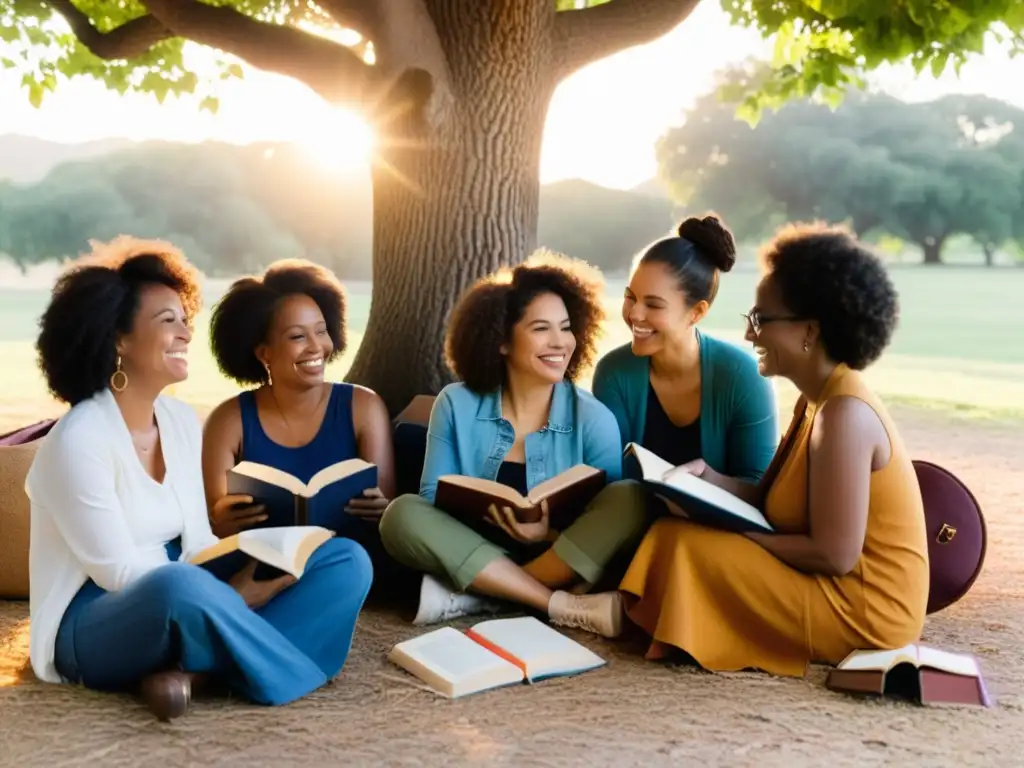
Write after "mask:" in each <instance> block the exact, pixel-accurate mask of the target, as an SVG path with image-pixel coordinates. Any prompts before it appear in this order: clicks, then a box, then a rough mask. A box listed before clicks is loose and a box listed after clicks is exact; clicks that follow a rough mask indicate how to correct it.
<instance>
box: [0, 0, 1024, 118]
mask: <svg viewBox="0 0 1024 768" xmlns="http://www.w3.org/2000/svg"><path fill="white" fill-rule="evenodd" d="M519 1H520V2H524V3H525V2H532V3H541V4H550V7H551V9H552V11H559V12H562V13H560V14H559V15H560V18H559V19H558V23H557V24H556V25H555V26H554V27H553V31H554V38H555V40H554V42H555V44H556V48H557V50H558V52H559V57H560V59H561V65H560V68H561V69H562V70H563V74H568V73H569V72H571V71H573V70H575V69H578V68H579V67H580V66H583V65H585V64H587V63H589V62H590V61H594V60H596V59H598V58H601V57H603V56H605V55H608V54H610V53H613V52H615V51H616V50H619V49H621V48H624V47H628V46H630V45H636V44H640V43H644V42H647V41H649V40H651V39H653V38H654V37H657V36H658V35H659V34H662V33H663V32H665V31H667V28H668V27H670V26H671V25H672V24H673V23H678V22H680V21H682V20H683V19H685V18H686V16H687V15H688V14H689V12H690V10H691V9H692V8H693V7H694V6H696V5H697V2H698V0H519ZM441 5H445V3H439V2H431V0H382V1H381V2H373V1H372V0H318V2H309V0H217V2H215V3H214V2H201V1H200V0H119V1H118V2H109V0H0V40H2V41H3V42H4V43H5V44H4V45H3V47H0V64H2V65H3V66H5V67H8V68H13V69H15V70H16V71H18V72H20V73H21V74H22V77H23V83H24V86H25V88H26V91H27V93H28V97H29V98H30V99H31V100H32V102H33V103H34V104H39V103H41V102H42V99H43V98H44V97H45V94H46V92H48V91H53V90H55V89H56V88H57V87H58V85H59V83H60V82H61V80H62V79H66V78H70V77H74V76H77V75H84V76H88V77H93V78H96V79H98V80H101V81H102V82H104V83H105V84H106V85H107V86H108V87H110V88H112V89H114V90H117V91H119V92H122V93H123V92H126V91H129V90H133V91H142V92H146V93H152V94H154V95H155V96H156V97H157V98H158V99H161V100H162V99H164V98H166V97H167V96H168V95H170V94H192V93H196V92H198V93H200V94H201V95H204V97H203V98H202V100H201V104H202V106H203V107H205V108H208V109H213V108H215V107H216V104H217V98H216V88H215V84H216V82H217V80H218V79H226V78H233V77H242V76H243V71H242V68H241V67H240V66H239V61H244V62H247V63H249V64H251V65H252V66H255V67H257V68H261V69H265V70H268V71H272V72H278V73H281V74H284V75H288V76H291V77H294V78H295V79H297V80H299V81H301V82H304V83H306V84H307V85H309V86H310V87H311V88H313V90H315V91H317V92H318V93H320V94H321V95H322V96H324V97H325V98H327V99H328V100H330V101H332V102H336V103H346V104H349V105H353V106H357V105H364V106H365V105H366V104H367V103H370V102H372V101H373V97H374V95H375V92H379V91H380V90H381V89H386V88H388V87H390V86H391V85H392V84H393V82H394V81H395V79H396V78H398V77H400V76H401V74H402V72H403V71H405V70H408V71H412V70H414V69H417V68H419V67H420V65H422V64H423V62H424V60H425V59H428V58H432V57H436V55H437V53H438V51H437V50H436V49H437V47H438V44H437V41H436V33H437V32H440V33H442V36H443V33H444V32H445V30H444V29H443V28H442V27H443V20H442V19H441V18H439V16H440V15H439V14H438V13H436V12H434V10H435V9H434V6H441ZM721 5H722V7H723V9H724V10H725V11H726V12H727V13H728V14H729V16H730V18H731V20H732V21H733V23H735V24H737V25H740V26H744V27H749V28H752V29H756V30H757V31H758V32H760V33H761V34H762V35H763V36H764V37H765V38H770V37H771V38H774V39H775V56H774V58H773V60H772V62H771V71H770V76H769V77H767V78H754V79H748V80H739V81H735V82H733V83H731V84H730V87H731V90H730V93H731V95H732V96H733V97H734V98H736V97H740V99H739V100H740V109H741V112H742V113H743V114H745V115H746V116H748V117H753V116H755V115H757V114H758V113H759V111H760V110H761V109H762V108H763V107H765V106H771V107H777V106H779V105H781V104H782V103H784V102H785V101H787V100H790V99H794V98H803V97H807V96H809V95H811V94H814V93H816V92H824V93H826V94H827V95H828V96H829V97H831V98H833V99H838V98H839V97H840V96H841V94H842V93H843V91H844V90H845V89H846V88H848V87H849V86H850V85H855V84H859V83H860V77H859V73H860V72H862V71H863V70H864V69H873V68H875V67H877V66H879V65H881V64H883V63H895V62H903V61H911V62H913V64H914V66H915V67H916V68H917V69H918V71H924V70H925V69H928V70H930V71H931V72H932V73H934V74H936V75H938V74H940V73H941V72H943V71H945V69H946V68H947V67H949V66H952V67H955V68H959V67H960V66H962V65H963V63H964V62H965V61H967V60H968V58H969V57H970V56H972V55H975V54H981V53H983V51H984V48H985V42H986V38H993V37H994V38H995V39H998V40H1001V41H1008V42H1009V43H1010V44H1011V45H1013V46H1014V47H1015V48H1017V49H1021V48H1024V5H1022V4H1021V3H1020V2H1018V1H1017V0H967V1H966V2H958V3H936V2H932V1H931V0H903V1H902V2H900V3H893V2H890V0H721ZM396 16H401V17H402V18H401V19H396V18H395V17H396ZM397 21H400V22H401V23H400V24H399V23H396V22H397ZM346 32H347V33H348V34H346ZM187 41H192V42H195V43H198V44H200V45H203V46H207V47H209V48H212V49H215V50H217V51H219V52H222V53H223V54H225V55H223V56H220V57H218V58H216V59H215V60H214V61H213V62H212V64H211V66H210V68H209V69H204V70H203V71H195V70H194V69H192V68H190V62H189V61H188V60H187V58H186V56H185V43H186V42H187ZM425 71H427V72H430V69H429V67H427V68H425ZM430 74H431V75H433V78H434V79H435V80H439V78H438V77H437V73H436V72H430ZM440 84H441V85H442V86H443V83H440Z"/></svg>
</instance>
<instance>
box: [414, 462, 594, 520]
mask: <svg viewBox="0 0 1024 768" xmlns="http://www.w3.org/2000/svg"><path fill="white" fill-rule="evenodd" d="M605 482H606V476H605V472H604V470H600V469H595V468H593V467H589V466H587V465H585V464H578V465H576V466H574V467H571V468H570V469H567V470H566V471H565V472H561V473H559V474H557V475H555V476H554V477H551V478H548V479H547V480H545V481H544V482H542V483H538V484H537V486H536V487H534V488H533V489H531V490H530V492H529V493H528V494H527V495H526V496H523V495H522V494H520V493H519V492H518V491H516V490H515V489H514V488H510V487H509V486H507V485H503V484H502V483H499V482H497V481H496V480H488V479H486V478H480V477H468V476H466V475H441V477H439V478H438V481H437V492H436V493H435V496H434V504H435V505H436V506H437V508H438V509H443V510H444V511H445V512H447V513H448V514H450V515H452V516H453V517H458V518H460V519H463V520H466V521H469V522H474V521H478V520H482V519H483V518H484V517H485V516H486V514H487V509H488V508H489V507H490V506H491V505H492V504H493V505H495V506H498V507H502V506H507V507H511V508H512V510H513V512H515V515H516V519H517V520H518V521H519V522H521V523H535V522H537V521H538V520H540V518H541V509H540V504H541V502H542V501H547V503H548V513H549V522H550V525H551V527H552V528H553V529H555V530H561V529H563V528H565V527H567V526H568V525H570V524H571V523H572V522H573V521H574V520H575V519H576V518H577V517H579V515H580V514H581V513H582V512H583V510H584V508H586V506H587V504H589V503H590V501H591V499H593V498H594V496H596V495H597V494H598V493H599V492H600V491H601V489H602V488H604V486H605Z"/></svg>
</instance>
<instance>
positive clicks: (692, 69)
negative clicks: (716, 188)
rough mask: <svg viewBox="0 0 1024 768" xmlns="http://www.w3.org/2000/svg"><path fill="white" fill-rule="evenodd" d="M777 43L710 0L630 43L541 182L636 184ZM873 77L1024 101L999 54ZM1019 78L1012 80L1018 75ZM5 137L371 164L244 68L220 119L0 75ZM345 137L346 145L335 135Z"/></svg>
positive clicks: (556, 129) (287, 89)
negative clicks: (725, 76) (270, 145)
mask: <svg viewBox="0 0 1024 768" xmlns="http://www.w3.org/2000/svg"><path fill="white" fill-rule="evenodd" d="M769 51H770V44H769V43H766V42H765V41H763V40H761V38H760V36H759V35H757V34H756V33H754V32H751V31H750V30H745V29H740V28H733V27H730V26H729V23H728V19H727V17H726V16H725V14H724V13H723V12H722V10H721V7H720V4H719V3H717V2H713V0H705V2H703V3H701V4H700V5H699V6H698V8H697V9H696V10H695V11H694V12H693V14H692V15H691V16H690V18H689V19H688V20H687V21H686V22H684V23H683V24H682V25H681V26H680V27H678V28H677V29H675V30H673V31H672V32H670V33H668V34H667V35H665V36H664V37H662V38H661V39H659V40H657V41H655V42H653V43H650V44H648V45H646V46H641V47H637V48H632V49H629V50H626V51H623V52H621V53H619V54H617V55H616V56H613V57H610V58H608V59H604V60H603V61H600V62H597V63H595V64H593V65H591V66H590V67H587V68H586V69H584V70H581V71H579V72H577V73H576V74H575V75H573V76H572V77H571V78H569V79H568V80H566V81H565V82H563V83H562V85H561V86H560V87H559V89H558V90H557V91H556V93H555V97H554V100H553V101H552V104H551V108H550V111H549V113H548V122H547V126H546V129H545V139H544V150H543V156H542V160H541V180H542V181H544V182H550V181H556V180H559V179H564V178H583V179H587V180H589V181H592V182H594V183H597V184H603V185H605V186H610V187H618V188H629V187H632V186H635V185H637V184H639V183H641V182H643V181H645V180H647V179H650V178H651V177H653V176H654V175H655V168H656V166H655V157H654V143H655V141H656V139H657V138H658V137H659V136H660V135H661V134H663V133H664V132H665V131H666V130H667V129H668V128H669V127H671V126H672V125H675V124H678V123H679V122H680V121H681V119H682V117H683V114H684V111H685V109H686V108H687V107H688V106H689V105H690V104H691V103H692V101H693V99H694V98H695V97H696V96H698V95H699V94H701V93H703V92H706V91H707V90H708V89H709V88H710V87H711V83H712V77H713V75H714V73H715V71H716V70H718V69H720V68H721V67H723V66H725V65H727V64H729V63H730V62H732V61H737V60H741V59H743V58H746V57H747V56H750V55H758V54H763V55H767V53H768V52H769ZM873 80H874V81H875V82H876V83H878V84H879V85H881V86H882V87H884V88H885V89H886V90H888V91H890V92H891V93H893V94H894V95H897V96H900V97H902V98H905V99H908V100H919V99H928V98H935V97H937V96H941V95H942V94H944V93H950V92H957V91H959V92H970V93H985V94H988V95H990V96H993V97H996V98H1001V99H1005V100H1007V101H1012V102H1015V103H1018V104H1020V105H1021V106H1024V89H1021V88H1020V86H1019V83H1021V82H1024V58H1022V59H1019V60H1017V61H1012V60H1010V59H1009V57H1008V56H1006V55H1005V54H1004V53H1002V52H1000V51H991V52H986V55H985V56H984V57H979V58H978V59H976V60H974V61H972V62H971V63H969V64H968V65H967V66H966V67H965V68H964V69H963V70H962V73H961V77H960V78H959V79H958V78H957V77H956V76H955V75H953V74H952V73H947V74H946V75H944V76H943V77H942V78H941V79H940V80H935V79H934V78H932V77H931V75H930V74H929V75H927V76H922V77H920V78H918V77H916V76H915V73H914V72H913V70H912V69H911V68H909V67H895V68H894V67H888V68H885V69H883V70H881V71H879V72H877V73H875V74H874V75H873ZM1015 82H1016V83H1017V84H1018V85H1016V86H1014V83H1015ZM0 105H3V106H2V111H0V134H4V133H21V134H27V135H32V136H38V137H40V138H45V139H49V140H52V141H60V142H79V141H87V140H92V139H99V138H106V137H124V138H129V139H135V140H142V139H147V138H159V139H167V140H179V141H200V140H203V139H207V138H213V139H220V140H226V141H233V142H248V141H255V140H286V141H296V142H299V143H300V144H302V145H303V146H304V147H305V148H307V150H308V153H309V156H310V159H311V161H312V162H314V163H316V164H322V165H323V166H324V167H325V168H327V169H329V170H337V171H338V172H351V173H361V172H364V171H365V170H366V169H367V168H368V164H367V163H368V156H369V152H370V146H371V137H370V135H369V132H368V130H367V129H366V127H365V125H364V124H363V123H362V122H361V121H360V120H359V119H358V117H356V116H354V115H353V114H352V113H348V112H343V111H341V110H335V109H332V108H330V107H328V106H326V105H325V104H324V103H323V102H322V101H321V100H320V99H319V98H318V97H317V96H316V95H314V94H313V93H312V92H310V91H309V90H308V89H306V88H305V87H304V86H302V85H300V84H298V83H296V82H294V81H291V80H288V79H287V78H283V77H279V76H276V75H270V74H266V73H261V72H258V71H255V70H248V71H247V75H246V78H245V79H244V80H243V81H236V82H232V83H231V84H230V85H228V86H225V89H224V90H223V91H222V103H221V109H220V111H219V112H218V114H217V115H216V116H212V115H209V114H207V113H199V112H198V111H197V109H196V102H195V101H194V100H182V101H177V102H165V104H164V105H162V106H161V105H158V104H157V103H156V101H155V100H153V99H152V97H149V96H142V95H137V94H135V95H131V94H130V95H126V96H120V95H117V94H115V93H112V92H108V91H105V90H104V89H103V87H102V86H101V85H99V84H98V83H94V82H91V81H88V80H84V79H76V80H74V81H71V82H68V83H63V84H62V85H61V87H60V89H59V90H58V92H57V94H55V95H50V96H48V98H47V100H46V101H45V102H44V104H43V106H42V108H40V109H38V110H37V109H34V108H33V107H32V106H31V105H30V104H29V103H28V98H27V95H26V93H25V92H23V91H22V90H21V89H20V83H19V78H17V77H14V76H12V75H11V74H10V73H6V72H0ZM339 135H341V136H344V137H346V139H347V141H343V142H339V141H337V137H338V136H339Z"/></svg>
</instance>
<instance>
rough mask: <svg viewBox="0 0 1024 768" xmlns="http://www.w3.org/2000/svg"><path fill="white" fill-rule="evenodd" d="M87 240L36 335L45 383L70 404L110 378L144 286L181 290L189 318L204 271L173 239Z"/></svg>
mask: <svg viewBox="0 0 1024 768" xmlns="http://www.w3.org/2000/svg"><path fill="white" fill-rule="evenodd" d="M89 245H90V246H91V247H92V251H91V252H90V253H88V254H85V255H83V256H81V257H80V258H79V259H78V260H76V261H75V262H74V263H72V265H71V266H70V267H69V268H68V269H67V270H65V271H64V272H63V273H62V274H61V275H60V277H59V278H58V279H57V282H56V284H55V285H54V288H53V294H52V296H51V298H50V303H49V305H48V306H47V307H46V310H45V311H44V312H43V316H42V318H40V321H39V338H38V339H37V340H36V352H37V353H38V363H39V368H40V370H41V371H42V372H43V376H44V377H45V379H46V385H47V388H48V389H49V391H50V393H51V394H52V395H53V396H54V397H56V398H57V399H58V400H61V401H63V402H65V403H67V404H68V405H71V406H74V405H76V404H78V403H80V402H82V401H83V400H87V399H89V398H90V397H92V396H93V395H95V394H96V393H97V392H100V391H102V390H103V389H104V388H105V387H106V386H107V384H108V383H109V381H110V377H111V376H112V375H113V374H114V370H115V368H116V364H117V339H118V337H119V336H122V335H125V334H128V333H130V332H131V330H132V325H133V323H134V322H135V315H136V313H137V312H138V309H139V295H140V293H141V291H142V290H143V288H145V287H146V286H150V285H164V286H167V287H168V288H171V289H173V290H174V291H176V292H177V293H178V296H179V297H180V298H181V305H182V308H183V309H184V310H185V316H186V317H187V318H188V320H189V321H190V322H191V321H192V320H193V319H194V318H195V316H196V315H197V314H198V312H199V307H200V304H201V303H202V289H201V286H200V282H199V273H198V272H197V270H196V269H195V268H194V267H193V266H192V265H191V264H190V263H189V262H188V261H186V260H185V257H184V256H183V255H182V253H181V251H179V250H178V249H177V248H175V247H174V246H173V245H171V244H170V243H167V242H164V241H162V240H141V239H138V238H135V237H130V236H127V235H122V236H120V237H117V238H115V239H114V240H112V241H110V242H109V243H103V242H99V241H96V240H90V241H89Z"/></svg>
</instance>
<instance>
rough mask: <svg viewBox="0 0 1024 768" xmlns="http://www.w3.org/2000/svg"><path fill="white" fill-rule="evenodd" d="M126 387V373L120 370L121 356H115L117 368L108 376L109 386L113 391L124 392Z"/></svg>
mask: <svg viewBox="0 0 1024 768" xmlns="http://www.w3.org/2000/svg"><path fill="white" fill-rule="evenodd" d="M127 387H128V374H127V373H125V372H124V371H122V370H121V356H120V355H118V356H117V369H116V370H115V371H114V373H113V374H112V375H111V376H110V388H111V389H112V390H114V391H115V392H124V391H125V389H127Z"/></svg>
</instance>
